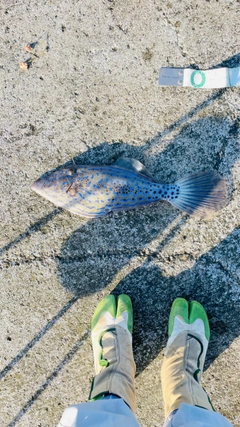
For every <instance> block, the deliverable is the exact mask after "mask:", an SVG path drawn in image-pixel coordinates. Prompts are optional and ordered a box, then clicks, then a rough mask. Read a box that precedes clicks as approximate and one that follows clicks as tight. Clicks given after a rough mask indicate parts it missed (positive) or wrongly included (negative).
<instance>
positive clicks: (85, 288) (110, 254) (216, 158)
mask: <svg viewBox="0 0 240 427" xmlns="http://www.w3.org/2000/svg"><path fill="white" fill-rule="evenodd" d="M238 135H239V120H236V121H230V120H228V119H225V118H224V119H221V118H219V117H213V116H210V117H206V118H203V119H200V120H198V121H194V122H192V123H190V124H188V125H186V126H183V127H182V128H181V130H180V132H179V133H178V135H177V136H175V138H174V139H173V140H171V141H169V140H167V139H165V138H163V137H161V135H159V136H156V137H155V138H154V139H152V140H150V141H147V142H146V144H144V146H142V147H139V146H138V147H136V146H134V145H130V144H124V143H122V142H119V143H114V144H108V143H103V144H102V145H101V146H98V147H96V148H94V149H91V150H89V151H87V152H85V153H83V154H81V155H79V156H76V157H75V158H74V159H73V160H74V162H75V163H76V164H112V163H114V162H115V161H116V160H117V159H118V158H119V157H121V156H124V157H134V158H137V159H138V160H140V161H141V162H142V163H143V164H144V165H145V166H146V167H147V168H148V169H149V171H150V172H151V174H152V175H153V176H154V177H155V178H156V179H157V180H158V181H160V182H174V181H175V180H176V179H178V178H180V177H182V176H184V175H186V174H188V173H194V172H197V171H199V170H207V169H214V170H218V171H219V172H220V173H222V174H223V175H224V176H225V177H227V179H228V180H229V181H230V183H231V184H232V187H233V183H232V178H231V168H232V166H233V165H234V162H235V161H236V154H237V153H238V152H239V148H238V147H237V146H238ZM206 139H207V143H206ZM237 150H238V151H237ZM232 153H234V155H232ZM67 164H68V163H66V164H65V165H64V166H66V165H67ZM199 165H200V166H199ZM187 220H188V217H187V216H186V215H184V214H180V212H179V211H178V210H177V209H174V208H173V207H172V206H170V205H169V204H167V203H161V202H160V203H159V204H156V205H153V206H148V207H145V208H139V209H134V210H131V211H126V212H120V213H117V214H113V213H110V214H108V215H107V216H106V217H103V218H101V219H94V220H90V221H87V222H85V223H84V224H83V225H82V226H81V227H80V228H79V229H78V230H76V231H75V232H74V233H73V234H72V235H71V236H70V237H69V238H68V239H67V241H66V242H65V243H64V245H63V247H62V250H61V254H60V256H59V258H58V275H59V279H60V281H61V283H62V285H63V286H64V287H65V288H66V289H67V290H68V291H69V292H71V293H73V294H75V295H77V296H78V297H79V298H82V297H85V296H87V295H91V294H94V293H98V292H99V291H101V290H103V289H104V288H106V287H107V286H109V285H110V284H111V289H114V290H113V291H112V292H113V293H114V294H116V295H118V294H120V293H127V294H128V295H130V297H131V298H132V301H133V308H134V318H135V321H134V325H135V327H134V333H133V338H134V341H133V342H134V353H135V359H136V362H137V372H138V373H140V372H141V371H142V370H144V369H145V368H146V366H147V365H148V364H149V363H151V361H152V360H153V359H154V358H155V357H157V355H158V354H159V352H160V351H161V350H162V349H163V348H164V347H165V345H166V340H167V323H168V316H169V311H170V306H171V303H172V301H173V300H174V298H176V297H178V296H182V297H186V298H187V299H189V300H191V299H196V300H198V301H199V302H201V303H202V304H203V305H204V307H205V308H206V310H207V312H208V315H209V318H210V324H211V329H212V339H211V343H210V347H209V352H208V356H207V361H206V366H209V365H210V364H211V363H212V361H213V360H214V359H215V358H216V357H217V356H218V355H219V354H220V353H221V352H222V351H223V350H224V349H225V348H226V347H228V346H229V344H230V343H231V342H232V340H233V339H234V338H235V337H236V336H238V335H239V325H238V322H237V320H236V319H237V318H238V316H237V313H238V310H239V304H238V301H237V303H236V304H234V307H231V314H229V304H230V301H234V300H235V297H236V295H237V290H236V295H235V294H234V292H233V291H231V292H232V293H231V292H230V290H229V289H230V288H229V286H230V285H229V280H230V279H229V277H230V276H231V268H233V269H234V266H233V265H230V268H229V269H227V271H226V272H225V273H224V274H223V275H222V273H223V271H222V268H221V265H220V264H221V263H218V262H217V261H216V260H215V254H218V253H221V254H222V255H221V256H222V257H223V259H224V260H225V258H226V260H227V251H226V253H225V252H224V251H225V248H226V247H228V245H231V242H232V241H234V242H235V240H236V236H237V234H238V231H239V230H236V231H235V232H233V233H232V234H231V235H230V236H228V238H226V239H225V240H224V241H223V242H222V243H221V244H220V245H219V246H217V247H216V248H214V249H212V250H211V251H209V252H208V253H207V254H205V255H203V256H201V257H200V258H199V259H198V260H197V261H196V264H195V266H194V267H193V268H192V269H190V270H186V271H184V272H182V273H181V274H179V275H178V276H176V277H175V276H174V277H169V276H167V277H165V275H164V274H162V271H161V268H160V267H159V265H158V264H154V262H153V263H152V261H153V260H152V259H151V256H148V255H147V253H148V248H149V246H150V245H152V244H153V242H154V241H156V239H159V238H160V236H161V237H162V241H161V243H160V245H159V246H158V247H157V249H156V251H155V252H156V253H158V254H160V253H161V250H162V249H163V248H164V246H165V245H166V244H167V243H168V242H169V241H170V240H171V239H172V238H173V237H174V236H175V235H176V233H178V232H179V230H180V229H181V228H182V226H183V224H184V223H185V222H186V221H187ZM164 236H165V237H164ZM221 251H222V252H221ZM138 258H140V259H141V258H142V259H143V261H142V265H140V266H138V267H137V268H133V271H132V272H130V273H129V272H128V271H127V273H126V271H125V268H127V269H128V267H129V265H130V264H131V262H133V263H134V262H136V259H138ZM221 262H222V261H221ZM173 265H174V261H173ZM213 266H214V277H211V271H212V269H213ZM234 280H235V279H234ZM230 282H231V280H230ZM209 283H211V286H209ZM230 287H231V286H230ZM228 288H229V289H228ZM231 298H232V299H231ZM236 298H237V297H236ZM229 316H230V317H229ZM89 321H90V319H89Z"/></svg>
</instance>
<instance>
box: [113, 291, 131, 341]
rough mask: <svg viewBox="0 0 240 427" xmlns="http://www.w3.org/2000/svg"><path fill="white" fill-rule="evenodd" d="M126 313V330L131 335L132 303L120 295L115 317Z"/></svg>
mask: <svg viewBox="0 0 240 427" xmlns="http://www.w3.org/2000/svg"><path fill="white" fill-rule="evenodd" d="M125 311H126V312H127V313H128V330H129V332H130V333H131V334H132V331H133V309H132V301H131V298H130V297H129V296H128V295H125V294H121V295H119V297H118V300H117V315H116V317H120V316H121V315H122V313H124V312H125Z"/></svg>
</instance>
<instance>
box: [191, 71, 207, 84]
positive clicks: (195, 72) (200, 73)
mask: <svg viewBox="0 0 240 427" xmlns="http://www.w3.org/2000/svg"><path fill="white" fill-rule="evenodd" d="M196 75H200V76H201V77H202V80H201V82H200V83H198V84H197V83H195V76H196ZM190 81H191V85H192V86H193V87H196V88H198V87H203V86H204V85H205V83H206V75H205V73H204V72H203V71H200V70H196V71H193V73H192V74H191V78H190Z"/></svg>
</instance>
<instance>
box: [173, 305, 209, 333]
mask: <svg viewBox="0 0 240 427" xmlns="http://www.w3.org/2000/svg"><path fill="white" fill-rule="evenodd" d="M176 316H181V317H182V319H183V320H184V322H185V323H187V324H191V323H194V322H195V320H197V319H201V320H202V321H203V323H204V328H205V336H206V338H207V340H208V341H209V338H210V327H209V322H208V317H207V313H206V311H205V310H204V308H203V306H202V305H201V304H200V303H199V302H197V301H191V302H190V303H188V301H187V300H185V299H184V298H176V299H175V300H174V301H173V304H172V308H171V312H170V316H169V322H168V336H169V337H170V336H171V335H172V331H173V327H174V319H175V317H176Z"/></svg>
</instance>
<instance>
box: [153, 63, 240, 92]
mask: <svg viewBox="0 0 240 427" xmlns="http://www.w3.org/2000/svg"><path fill="white" fill-rule="evenodd" d="M159 84H160V86H190V87H193V88H196V89H214V88H222V87H233V86H240V67H237V68H226V67H224V68H215V69H213V70H204V71H203V70H193V69H192V68H167V67H162V68H160V74H159Z"/></svg>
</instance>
